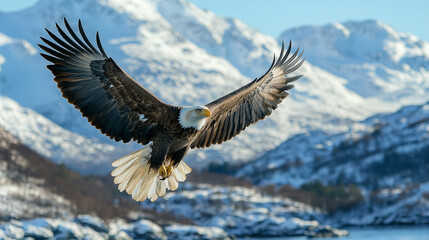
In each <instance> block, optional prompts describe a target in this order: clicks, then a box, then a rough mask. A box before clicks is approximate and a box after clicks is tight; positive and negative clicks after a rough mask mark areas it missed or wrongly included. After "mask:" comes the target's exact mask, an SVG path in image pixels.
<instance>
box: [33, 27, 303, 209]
mask: <svg viewBox="0 0 429 240" xmlns="http://www.w3.org/2000/svg"><path fill="white" fill-rule="evenodd" d="M64 25H65V27H66V29H67V32H68V33H66V31H64V30H63V29H62V28H61V27H60V26H59V25H58V24H56V27H57V30H58V34H59V36H57V35H55V34H53V33H52V32H51V31H49V30H47V29H46V31H47V33H48V34H49V36H50V37H51V38H52V39H53V41H52V40H48V39H46V38H44V37H41V39H42V41H43V42H44V43H45V44H46V46H45V45H41V44H39V47H40V48H41V49H42V50H44V51H45V52H46V53H41V55H42V56H43V57H44V58H45V59H47V60H48V61H50V62H51V63H52V64H51V65H48V66H47V67H48V69H49V70H51V72H52V73H53V75H54V76H55V78H54V80H55V81H56V82H57V86H58V88H59V89H60V90H61V92H62V94H63V97H64V98H66V99H67V100H68V102H69V103H71V104H73V105H74V106H75V107H76V108H77V109H78V110H80V111H81V113H82V115H83V116H84V117H86V118H87V119H88V121H89V122H90V123H91V124H92V125H93V126H94V127H96V128H98V129H99V130H100V131H101V132H102V133H103V134H105V135H107V136H109V137H110V138H111V139H114V140H115V141H123V142H129V141H136V142H138V143H140V144H142V145H143V148H142V149H139V150H137V151H136V152H133V153H131V154H128V155H127V156H124V157H122V158H120V159H118V160H116V161H114V162H113V163H112V166H113V167H115V169H114V170H113V171H112V176H113V177H114V182H115V183H116V184H118V189H119V190H120V191H126V192H127V193H129V194H130V195H132V197H133V199H134V200H136V201H144V200H145V199H147V198H149V199H150V200H151V201H155V200H156V199H157V198H158V197H159V196H163V195H165V193H166V191H167V190H173V191H174V190H176V189H177V187H178V183H179V182H183V181H185V180H186V174H189V173H190V172H191V168H190V167H189V166H188V165H187V164H186V163H185V162H184V161H183V158H184V157H185V155H186V153H187V152H188V151H189V150H190V149H193V148H205V147H209V146H211V145H212V144H221V143H223V142H225V141H228V140H230V139H231V138H233V137H234V136H236V135H238V134H239V133H240V132H241V131H243V130H244V129H245V128H247V127H248V126H250V125H252V124H255V123H256V122H257V121H259V120H262V119H264V118H265V117H266V116H269V115H270V114H271V112H272V111H273V110H275V109H276V108H277V106H278V104H279V103H281V102H282V100H283V99H284V98H286V97H287V96H288V92H287V90H290V89H291V88H293V85H292V84H290V83H291V82H293V81H295V80H297V79H298V78H300V77H301V76H292V77H289V76H287V74H289V73H292V72H294V71H295V70H296V69H298V68H299V67H300V66H301V65H302V64H303V62H304V60H303V59H301V57H302V52H301V54H299V55H298V53H299V49H298V50H296V51H295V52H294V53H293V54H291V44H289V47H288V48H287V50H285V48H284V44H283V45H282V50H281V52H280V55H279V57H278V59H277V61H276V59H275V57H274V59H273V62H272V64H271V67H270V68H269V69H268V71H267V72H266V73H265V74H264V75H263V76H262V77H260V78H256V79H255V80H253V81H251V82H250V83H248V84H247V85H245V86H243V87H241V88H239V89H237V90H235V91H233V92H231V93H229V94H227V95H225V96H223V97H221V98H219V99H217V100H215V101H213V102H211V103H208V104H206V105H204V106H191V107H182V106H173V105H169V104H166V103H164V102H163V101H161V100H160V99H158V98H157V97H156V96H155V95H153V94H152V93H151V92H149V91H148V90H146V89H145V88H144V87H143V86H141V85H140V84H139V83H138V82H136V81H135V80H134V79H133V78H132V77H131V76H129V75H128V74H127V73H126V72H125V71H124V70H123V69H121V68H120V67H119V66H118V64H116V63H115V61H114V60H113V59H112V58H110V57H108V56H107V54H106V53H105V51H104V49H103V46H102V44H101V41H100V38H99V34H98V32H97V35H96V43H97V47H94V45H93V44H92V43H91V42H90V41H89V40H88V38H87V36H86V34H85V32H84V30H83V27H82V24H81V22H80V21H79V24H78V28H79V33H80V37H79V36H78V35H77V34H76V33H75V31H73V29H72V28H71V27H70V25H69V23H68V22H67V20H66V19H64Z"/></svg>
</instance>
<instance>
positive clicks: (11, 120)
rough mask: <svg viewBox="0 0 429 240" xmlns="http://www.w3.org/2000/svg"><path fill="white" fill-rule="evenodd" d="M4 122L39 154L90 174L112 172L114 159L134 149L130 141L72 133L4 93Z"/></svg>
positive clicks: (0, 105) (0, 109) (0, 120)
mask: <svg viewBox="0 0 429 240" xmlns="http://www.w3.org/2000/svg"><path fill="white" fill-rule="evenodd" d="M0 125H1V126H4V128H6V129H7V130H8V131H9V132H10V133H11V134H13V135H14V136H15V137H16V138H18V139H19V140H20V141H21V142H22V143H24V144H25V145H27V146H28V147H30V148H31V149H33V150H35V151H37V152H38V153H39V154H41V155H43V156H45V157H47V158H49V159H52V160H53V161H55V162H56V163H58V164H60V163H64V164H66V165H67V166H69V167H70V168H72V169H74V170H78V171H79V172H81V173H86V174H88V173H98V174H102V173H106V172H108V171H111V170H112V168H111V167H110V162H111V161H113V160H115V159H117V158H119V157H121V156H123V155H125V154H126V153H127V152H129V151H131V148H132V145H130V144H128V145H125V146H123V144H121V145H120V146H119V145H118V144H117V145H115V144H113V142H111V143H110V144H107V143H102V142H100V141H99V140H97V139H88V138H85V137H84V136H82V135H79V134H77V133H73V132H70V131H68V130H66V129H63V128H61V127H60V126H58V125H57V124H55V123H54V122H52V121H50V120H48V119H46V118H45V117H43V116H41V115H40V114H38V113H36V112H35V111H33V110H31V109H28V108H24V107H22V106H20V105H19V104H18V103H17V102H15V101H13V100H12V99H10V98H7V97H3V96H0Z"/></svg>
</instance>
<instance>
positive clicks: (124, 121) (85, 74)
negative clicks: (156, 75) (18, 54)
mask: <svg viewBox="0 0 429 240" xmlns="http://www.w3.org/2000/svg"><path fill="white" fill-rule="evenodd" d="M64 24H65V26H66V28H67V31H68V33H69V35H67V34H66V33H65V32H64V31H63V30H62V29H61V28H60V27H59V26H58V24H57V29H58V32H59V34H60V35H61V37H62V38H63V39H60V38H59V37H57V36H55V35H54V34H53V33H52V32H50V31H49V30H47V29H46V31H47V32H48V34H49V36H51V38H52V39H53V40H54V42H53V41H50V40H47V39H45V38H43V37H41V39H42V40H43V42H45V43H46V45H48V46H49V47H47V46H43V45H39V46H40V48H41V49H43V50H44V51H45V52H46V53H48V54H43V53H42V54H41V55H42V56H43V57H44V58H46V59H47V60H48V61H50V62H52V63H53V65H48V69H49V70H51V71H52V73H53V74H54V75H55V78H54V80H55V81H56V82H57V83H58V85H57V86H58V88H60V89H61V92H62V93H63V97H65V98H66V99H68V101H69V103H71V104H73V105H74V106H75V107H76V108H77V109H79V110H80V111H81V112H82V115H83V116H85V117H87V118H88V121H89V122H90V123H91V124H92V125H93V126H95V127H96V128H98V129H100V130H101V132H102V133H104V134H106V135H107V136H109V137H110V138H112V139H115V140H116V141H120V140H122V141H124V142H128V141H130V140H131V139H134V140H136V141H138V142H139V143H142V144H147V143H148V142H149V141H151V140H152V138H153V136H154V134H155V132H156V130H157V129H158V126H159V125H160V124H161V122H162V120H161V119H162V118H163V116H165V114H167V112H168V111H169V109H170V108H173V106H170V105H167V104H165V103H163V102H162V101H161V100H159V99H158V98H157V97H155V96H154V95H152V94H151V93H150V92H149V91H147V90H146V89H144V88H143V87H142V86H141V85H140V84H138V83H137V82H136V81H135V80H134V79H132V78H131V77H130V76H128V74H127V73H125V72H124V71H123V70H122V69H121V68H120V67H119V66H118V65H117V64H116V63H115V62H114V61H113V59H112V58H109V57H107V55H106V53H105V52H104V50H103V47H102V46H101V42H100V38H99V36H98V32H97V45H98V49H97V48H95V47H94V46H93V45H92V44H91V42H90V41H89V40H88V38H87V37H86V35H85V32H84V31H83V28H82V24H81V22H80V20H79V32H80V35H81V38H79V37H78V36H77V35H76V34H75V33H74V32H73V30H72V28H71V27H70V25H69V24H68V22H67V20H66V19H64Z"/></svg>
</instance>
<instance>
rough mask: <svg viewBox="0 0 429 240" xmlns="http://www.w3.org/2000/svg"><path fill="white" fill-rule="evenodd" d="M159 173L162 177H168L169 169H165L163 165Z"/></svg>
mask: <svg viewBox="0 0 429 240" xmlns="http://www.w3.org/2000/svg"><path fill="white" fill-rule="evenodd" d="M159 175H160V176H161V177H162V179H166V178H167V169H165V166H164V165H162V166H161V167H160V168H159Z"/></svg>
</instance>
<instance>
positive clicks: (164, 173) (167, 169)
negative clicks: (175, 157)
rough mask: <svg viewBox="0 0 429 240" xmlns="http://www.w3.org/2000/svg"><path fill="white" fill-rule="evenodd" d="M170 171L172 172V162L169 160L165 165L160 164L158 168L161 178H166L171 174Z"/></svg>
mask: <svg viewBox="0 0 429 240" xmlns="http://www.w3.org/2000/svg"><path fill="white" fill-rule="evenodd" d="M172 173H173V162H170V164H169V165H168V166H167V167H165V166H164V165H162V166H161V167H160V168H159V175H160V176H161V180H165V179H167V178H168V177H170V176H171V174H172Z"/></svg>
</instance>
